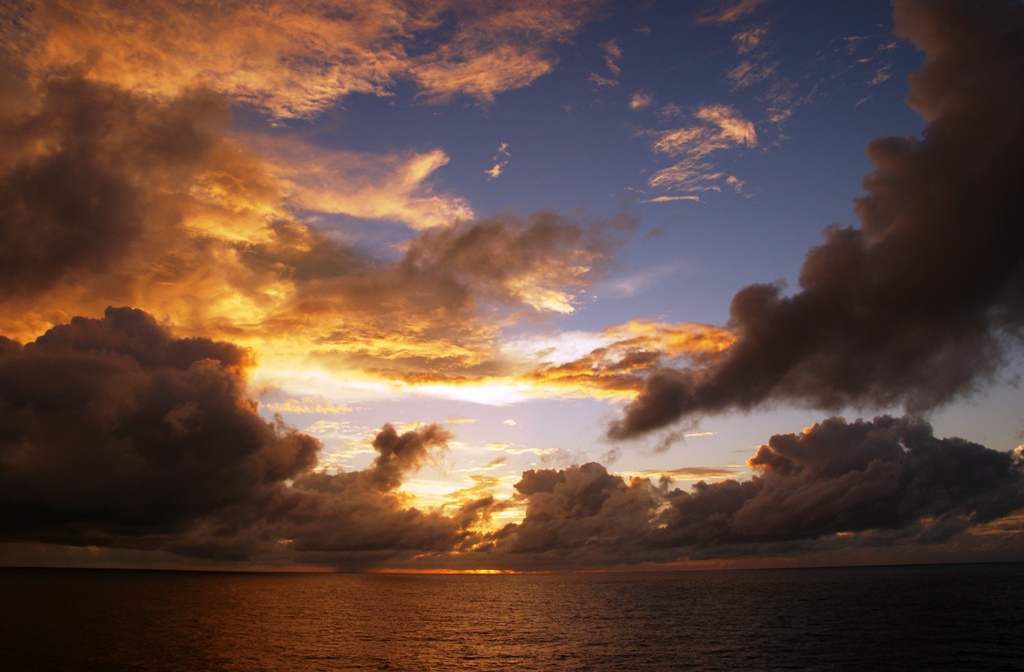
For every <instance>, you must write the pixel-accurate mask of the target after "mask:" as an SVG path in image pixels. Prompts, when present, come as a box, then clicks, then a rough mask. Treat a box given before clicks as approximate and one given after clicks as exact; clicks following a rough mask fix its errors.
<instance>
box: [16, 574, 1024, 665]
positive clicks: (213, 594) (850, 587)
mask: <svg viewBox="0 0 1024 672" xmlns="http://www.w3.org/2000/svg"><path fill="white" fill-rule="evenodd" d="M1022 626H1024V565H1019V564H1017V565H960V566H939V567H898V568H896V567H893V568H860V569H816V570H766V571H732V572H680V573H647V574H641V573H635V574H634V573H631V574H562V575H500V576H423V575H419V576H409V575H405V576H402V575H345V574H327V575H324V574H294V575H271V574H258V575H251V574H191V573H175V572H129V571H95V570H0V661H3V662H2V663H0V667H2V668H3V669H9V670H44V669H45V670H174V671H179V670H180V671H185V670H189V671H191V670H246V671H248V670H303V671H305V670H501V669H515V670H858V671H860V670H1003V669H1005V670H1019V669H1024V637H1022Z"/></svg>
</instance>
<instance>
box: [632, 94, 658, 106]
mask: <svg viewBox="0 0 1024 672" xmlns="http://www.w3.org/2000/svg"><path fill="white" fill-rule="evenodd" d="M653 102H654V96H652V95H651V94H649V93H644V92H643V91H637V92H636V93H634V94H633V95H632V96H631V97H630V99H629V109H631V110H642V109H644V108H645V107H649V106H650V105H651V103H653Z"/></svg>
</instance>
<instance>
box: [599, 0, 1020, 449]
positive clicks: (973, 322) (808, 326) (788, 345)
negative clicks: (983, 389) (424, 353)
mask: <svg viewBox="0 0 1024 672" xmlns="http://www.w3.org/2000/svg"><path fill="white" fill-rule="evenodd" d="M895 10H896V19H897V30H898V32H899V33H900V34H901V35H904V36H907V37H910V38H911V39H913V40H914V41H915V42H916V43H917V44H918V45H919V46H920V47H921V48H923V49H924V50H925V53H926V60H925V64H924V67H923V69H922V70H921V71H920V72H918V73H916V74H915V75H914V76H913V77H912V79H911V93H910V95H909V96H908V98H907V100H908V103H909V104H910V105H911V106H912V107H913V108H914V109H915V110H917V111H918V112H919V113H920V114H921V116H923V117H924V118H925V119H926V120H927V121H928V122H929V124H928V127H927V128H926V129H925V131H924V133H923V136H922V137H921V138H920V139H915V138H910V137H901V138H882V139H879V140H875V141H874V142H872V143H871V144H870V145H869V146H868V152H867V153H868V158H869V159H870V160H871V161H872V163H874V165H875V166H876V169H875V172H873V173H871V174H870V175H868V176H867V177H866V178H865V179H864V183H863V184H864V189H865V192H866V193H865V195H864V196H862V197H860V198H858V199H857V200H856V211H857V214H858V216H859V217H860V220H861V227H860V228H839V227H831V228H829V229H827V230H826V232H825V242H824V243H823V244H822V245H820V246H819V247H816V248H814V249H812V250H811V251H810V252H809V253H808V254H807V257H806V259H805V262H804V265H803V268H802V270H801V273H800V289H799V291H798V292H796V293H795V294H792V295H785V294H784V293H783V289H782V287H780V286H779V285H771V284H758V285H751V286H749V287H746V288H744V289H742V290H741V291H740V292H739V293H737V294H736V296H735V297H734V298H733V302H732V306H731V308H730V313H731V319H730V324H729V326H730V328H731V329H732V330H733V331H734V332H735V334H736V336H737V340H736V343H735V344H734V345H733V346H732V347H731V348H730V349H729V350H728V351H726V352H725V353H723V355H722V357H721V358H720V359H717V360H716V361H714V362H712V363H711V364H709V365H708V366H703V367H691V368H683V369H674V368H665V369H662V370H660V371H656V372H654V373H653V374H652V375H651V376H650V377H649V378H648V379H647V381H646V383H645V386H644V390H643V391H642V392H641V394H640V396H639V397H638V398H637V400H636V401H635V402H634V403H632V404H631V405H629V406H628V407H627V408H626V412H625V416H624V418H622V419H621V420H619V421H616V422H614V423H613V424H612V426H611V427H610V429H609V435H610V436H612V437H614V438H629V437H634V436H637V435H639V434H642V433H644V432H647V431H650V430H653V429H657V428H660V427H664V426H666V425H669V424H671V423H673V422H675V421H677V420H680V419H683V418H698V417H700V416H702V415H705V414H709V413H720V412H726V411H730V410H747V409H751V408H754V407H756V406H759V405H762V404H765V403H769V402H773V401H787V402H797V403H800V404H805V405H808V406H812V407H817V408H829V409H836V408H840V407H844V406H849V405H861V406H864V405H868V406H875V407H887V406H889V405H892V404H902V405H904V406H905V407H906V408H907V409H909V410H910V411H913V412H918V411H924V410H926V409H929V408H933V407H935V406H938V405H940V404H943V403H946V402H949V401H951V400H953V399H956V398H958V397H959V396H961V395H964V394H969V393H971V392H973V391H974V390H975V388H976V387H977V386H978V385H979V384H981V383H982V382H985V381H987V380H989V379H990V378H991V377H992V376H993V375H995V374H996V372H997V370H998V367H999V365H1000V363H1001V362H1002V361H1003V360H1002V357H1003V352H1004V350H1005V347H1006V343H1007V342H1015V341H1016V340H1017V338H1018V336H1019V334H1020V332H1021V329H1022V327H1024V308H1022V306H1024V290H1022V288H1024V271H1022V268H1024V256H1022V250H1024V238H1022V235H1024V234H1022V230H1021V227H1020V226H1018V224H1017V223H1018V222H1019V221H1021V217H1022V215H1024V213H1022V211H1021V207H1020V199H1019V198H1018V196H1017V188H1016V186H1015V185H1014V183H1013V180H1012V179H1010V178H1009V176H1010V175H1013V174H1014V171H1015V168H1014V166H1016V164H1017V162H1018V158H1019V156H1020V154H1021V151H1022V150H1024V133H1022V128H1024V127H1022V126H1021V124H1020V123H1019V119H1018V118H1017V116H1016V115H1015V114H1014V113H1013V110H1014V109H1016V106H1017V104H1018V102H1019V101H1020V100H1022V99H1024V88H1022V86H1021V85H1020V82H1024V77H1022V74H1024V58H1022V56H1021V55H1022V54H1024V49H1022V48H1021V47H1022V44H1021V38H1020V35H1021V32H1020V31H1021V27H1022V26H1024V10H1022V9H1021V8H1020V6H1019V5H1018V4H1015V3H1009V2H996V3H990V4H985V5H972V4H963V3H927V2H915V1H909V0H908V1H904V2H898V3H896V5H895Z"/></svg>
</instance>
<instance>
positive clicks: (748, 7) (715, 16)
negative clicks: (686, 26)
mask: <svg viewBox="0 0 1024 672" xmlns="http://www.w3.org/2000/svg"><path fill="white" fill-rule="evenodd" d="M765 2H767V0H712V1H711V2H709V3H708V7H706V8H705V9H704V10H702V11H701V12H700V13H699V14H698V15H697V17H696V18H695V19H694V23H697V24H703V23H732V22H733V21H738V20H739V19H741V18H742V17H744V16H746V15H748V14H753V13H754V12H755V11H757V9H758V8H759V7H760V6H761V5H763V4H764V3H765Z"/></svg>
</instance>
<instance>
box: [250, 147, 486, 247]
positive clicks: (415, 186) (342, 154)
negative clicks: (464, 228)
mask: <svg viewBox="0 0 1024 672" xmlns="http://www.w3.org/2000/svg"><path fill="white" fill-rule="evenodd" d="M246 146H247V147H248V148H249V149H250V150H251V151H254V152H255V153H256V154H257V155H259V156H260V157H261V158H262V159H263V160H264V161H265V162H266V166H267V171H268V172H269V173H270V174H271V175H272V176H273V177H275V178H277V187H278V188H279V189H280V190H281V192H282V195H283V197H284V200H285V202H287V203H288V204H289V206H290V207H291V208H292V210H294V211H301V210H312V211H316V212H320V213H329V214H342V215H348V216H351V217H359V218H362V219H379V220H388V221H397V222H402V223H403V224H406V225H408V226H409V227H410V228H413V229H416V230H422V229H428V228H431V227H434V226H447V225H450V224H452V223H453V222H457V221H461V220H468V219H472V218H473V216H474V214H473V209H472V208H471V207H470V205H469V203H468V202H467V201H466V200H465V199H463V198H459V197H457V196H453V195H451V194H442V195H435V194H433V193H432V188H431V186H430V183H429V178H430V176H431V175H432V174H434V173H435V172H436V171H437V170H438V169H439V168H441V167H442V166H444V165H446V164H447V163H448V155H447V154H445V153H444V152H443V151H441V150H440V149H435V150H432V151H429V152H405V153H395V154H391V155H380V154H368V153H356V152H346V151H338V150H327V149H323V148H320V147H314V146H312V145H309V144H306V143H304V142H301V141H298V140H294V139H279V140H277V141H270V139H269V138H265V137H264V138H260V137H252V136H250V137H248V138H246Z"/></svg>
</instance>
